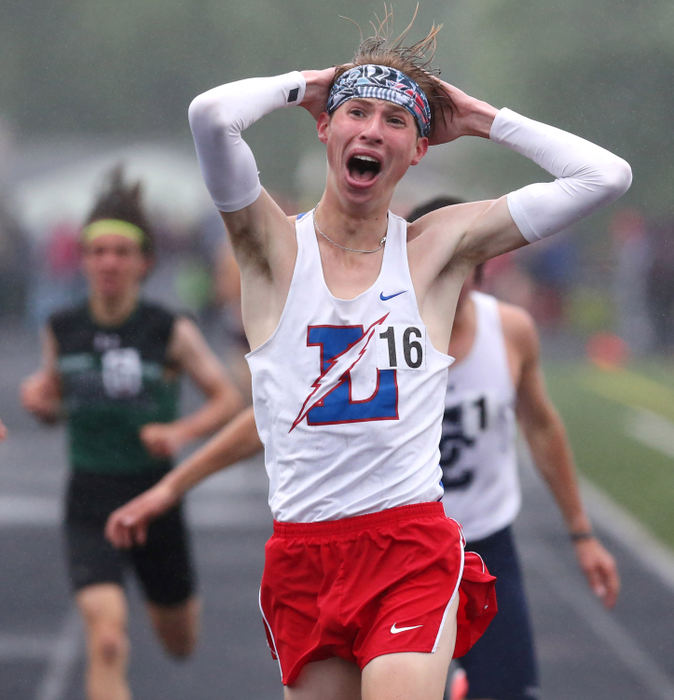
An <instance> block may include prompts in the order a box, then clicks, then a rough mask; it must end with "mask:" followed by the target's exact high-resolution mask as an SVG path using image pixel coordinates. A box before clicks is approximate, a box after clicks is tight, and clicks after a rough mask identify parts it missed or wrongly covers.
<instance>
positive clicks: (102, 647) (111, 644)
mask: <svg viewBox="0 0 674 700" xmlns="http://www.w3.org/2000/svg"><path fill="white" fill-rule="evenodd" d="M88 646H89V655H90V657H91V660H92V661H97V662H99V663H102V664H105V665H106V666H116V665H118V664H120V663H124V662H126V660H127V658H128V656H129V639H128V636H127V634H126V631H125V630H124V629H123V627H122V626H120V625H115V624H109V623H101V624H98V625H94V626H93V628H92V629H91V630H90V633H89V645H88Z"/></svg>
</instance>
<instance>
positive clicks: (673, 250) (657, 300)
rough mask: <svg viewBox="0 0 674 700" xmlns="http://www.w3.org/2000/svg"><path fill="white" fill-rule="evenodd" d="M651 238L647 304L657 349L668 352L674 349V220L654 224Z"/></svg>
mask: <svg viewBox="0 0 674 700" xmlns="http://www.w3.org/2000/svg"><path fill="white" fill-rule="evenodd" d="M651 239H652V240H651V245H652V263H651V267H650V271H649V275H648V284H647V294H648V305H649V308H650V311H651V319H652V323H653V335H654V342H655V346H656V349H657V350H658V351H660V352H663V353H669V352H671V351H672V350H674V220H672V219H670V220H669V221H666V222H664V223H661V224H659V225H658V226H655V227H654V229H653V232H652V236H651Z"/></svg>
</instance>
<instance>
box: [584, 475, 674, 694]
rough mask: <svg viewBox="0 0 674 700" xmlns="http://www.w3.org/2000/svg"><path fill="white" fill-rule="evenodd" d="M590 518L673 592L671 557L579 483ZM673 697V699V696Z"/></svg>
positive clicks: (592, 489)
mask: <svg viewBox="0 0 674 700" xmlns="http://www.w3.org/2000/svg"><path fill="white" fill-rule="evenodd" d="M580 484H581V490H582V494H583V499H584V500H585V502H586V503H587V506H588V512H589V513H590V518H591V519H592V520H595V521H596V522H597V524H598V525H599V526H600V527H601V529H602V530H606V531H607V532H609V533H611V534H612V535H613V536H614V537H615V538H616V539H617V540H618V541H619V542H620V543H621V544H622V545H624V546H625V547H626V548H627V549H628V550H629V552H630V554H631V555H632V556H633V557H634V558H635V559H637V560H638V561H639V562H641V563H642V564H643V565H644V567H646V568H647V569H648V570H649V571H650V572H651V573H653V574H655V575H656V576H657V577H658V578H659V579H660V580H661V581H662V583H663V584H664V585H665V586H667V587H668V588H669V589H670V590H671V591H674V554H673V553H672V550H671V549H669V548H668V547H667V546H665V545H664V544H662V543H661V542H660V541H659V540H657V539H656V538H655V537H653V535H651V533H650V532H649V531H648V530H647V529H646V528H645V527H644V526H643V525H642V524H641V523H640V522H639V521H638V520H637V519H636V518H634V517H633V516H632V515H630V513H628V512H627V511H626V510H625V509H624V508H622V507H621V506H620V505H618V504H617V503H616V502H615V501H614V500H613V499H611V498H610V497H609V496H608V495H607V494H605V493H604V492H603V491H601V490H599V489H598V488H597V487H596V486H594V485H593V484H592V483H590V482H589V481H588V480H587V479H584V478H582V477H581V479H580ZM673 697H674V696H673Z"/></svg>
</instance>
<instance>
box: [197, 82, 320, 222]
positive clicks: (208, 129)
mask: <svg viewBox="0 0 674 700" xmlns="http://www.w3.org/2000/svg"><path fill="white" fill-rule="evenodd" d="M305 88H306V82H305V80H304V76H303V75H302V74H301V73H300V72H299V71H293V72H292V73H286V74H284V75H278V76H274V77H271V78H248V79H246V80H239V81H237V82H234V83H227V84H225V85H220V86H219V87H216V88H213V89H212V90H209V91H208V92H204V93H203V94H201V95H198V96H197V97H195V98H194V100H192V103H191V104H190V107H189V111H188V117H189V121H190V128H191V130H192V137H193V138H194V145H195V147H196V150H197V157H198V158H199V165H200V166H201V172H202V175H203V177H204V181H205V183H206V187H207V188H208V191H209V192H210V194H211V197H212V198H213V202H214V203H215V206H216V207H217V208H218V209H220V210H221V211H238V210H239V209H243V208H244V207H247V206H248V205H250V204H252V203H253V202H254V201H255V200H256V199H257V198H258V197H259V195H260V191H261V189H262V186H261V185H260V179H259V177H258V172H257V165H256V163H255V157H254V156H253V153H252V151H251V150H250V148H249V147H248V144H247V143H246V142H245V141H244V140H243V139H242V138H241V132H242V131H243V130H244V129H246V128H247V127H249V126H250V125H251V124H252V123H253V122H256V121H257V120H258V119H260V118H261V117H263V116H264V115H265V114H268V113H269V112H271V111H272V110H274V109H278V108H280V107H285V106H286V105H297V104H300V102H302V99H303V98H304V91H305Z"/></svg>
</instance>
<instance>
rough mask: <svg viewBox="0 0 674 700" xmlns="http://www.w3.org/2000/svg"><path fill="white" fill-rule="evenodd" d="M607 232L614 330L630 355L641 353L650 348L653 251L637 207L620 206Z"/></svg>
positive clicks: (643, 220) (651, 339)
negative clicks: (610, 250) (613, 260)
mask: <svg viewBox="0 0 674 700" xmlns="http://www.w3.org/2000/svg"><path fill="white" fill-rule="evenodd" d="M609 233H610V234H611V238H612V240H613V248H614V251H615V258H616V263H615V268H614V276H613V303H614V305H615V317H616V326H617V327H616V331H617V333H618V335H619V336H620V337H621V338H622V339H623V340H624V341H625V343H627V345H628V347H629V349H630V352H631V353H632V354H633V355H636V356H639V355H643V354H644V353H647V352H648V351H649V350H651V349H652V347H653V325H652V322H651V313H650V309H649V299H648V286H649V283H648V278H649V274H650V273H651V268H652V265H653V251H652V246H651V242H650V239H649V235H648V229H647V226H646V221H645V219H644V217H643V215H642V214H641V212H640V211H638V210H637V209H621V210H619V211H618V212H617V213H616V214H615V215H614V216H613V218H612V219H611V222H610V224H609Z"/></svg>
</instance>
